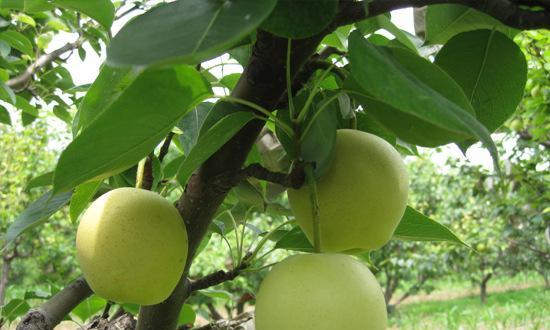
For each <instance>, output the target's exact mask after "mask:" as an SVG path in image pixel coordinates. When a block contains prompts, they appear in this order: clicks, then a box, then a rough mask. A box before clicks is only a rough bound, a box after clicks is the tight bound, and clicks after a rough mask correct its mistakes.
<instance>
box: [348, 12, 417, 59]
mask: <svg viewBox="0 0 550 330" xmlns="http://www.w3.org/2000/svg"><path fill="white" fill-rule="evenodd" d="M356 26H357V28H358V29H359V31H361V32H362V33H363V34H364V35H366V34H370V33H374V32H376V31H377V30H379V29H384V30H386V31H388V32H389V33H391V34H393V36H394V37H395V38H396V39H397V40H398V41H399V42H401V43H402V44H403V45H405V46H406V47H407V48H408V49H410V50H412V51H413V52H415V53H418V50H417V48H416V45H415V44H414V43H413V42H412V41H411V38H409V36H408V35H407V34H406V33H405V32H404V31H402V30H401V29H400V28H398V27H397V26H395V24H393V23H392V21H391V18H390V17H389V15H378V16H375V17H372V18H369V19H366V20H364V21H361V22H359V23H357V24H356Z"/></svg>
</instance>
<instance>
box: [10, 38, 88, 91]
mask: <svg viewBox="0 0 550 330" xmlns="http://www.w3.org/2000/svg"><path fill="white" fill-rule="evenodd" d="M83 42H84V39H82V38H79V39H78V40H77V41H75V42H70V43H67V44H66V45H65V46H63V47H61V48H59V49H56V50H54V51H53V52H51V53H48V54H44V55H42V56H39V57H38V58H37V59H36V61H35V62H34V63H32V64H31V65H29V66H28V67H27V69H25V71H23V72H22V73H21V74H19V75H17V76H15V77H13V78H11V79H10V80H8V81H7V82H6V85H7V86H8V87H10V88H12V89H14V90H16V91H21V90H24V89H25V88H27V86H28V84H29V83H30V81H31V78H32V76H33V75H34V74H35V73H36V72H37V71H38V70H40V69H41V68H43V67H45V66H47V65H49V64H50V63H52V62H53V61H55V60H57V59H58V58H59V57H60V56H61V55H63V54H65V53H66V52H68V51H71V50H74V49H77V48H78V47H80V46H81V45H82V43H83Z"/></svg>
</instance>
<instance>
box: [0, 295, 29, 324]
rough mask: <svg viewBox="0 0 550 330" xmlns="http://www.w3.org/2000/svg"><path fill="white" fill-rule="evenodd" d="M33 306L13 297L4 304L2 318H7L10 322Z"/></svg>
mask: <svg viewBox="0 0 550 330" xmlns="http://www.w3.org/2000/svg"><path fill="white" fill-rule="evenodd" d="M29 309H31V306H30V305H29V304H28V303H27V302H26V301H25V300H22V299H12V300H10V301H9V302H8V303H7V304H5V305H4V306H2V313H1V315H2V318H5V319H7V320H8V321H9V322H11V321H13V320H15V319H16V318H17V317H19V316H21V315H23V314H25V313H26V312H27V311H28V310H29Z"/></svg>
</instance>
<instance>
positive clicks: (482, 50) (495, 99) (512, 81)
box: [435, 30, 527, 132]
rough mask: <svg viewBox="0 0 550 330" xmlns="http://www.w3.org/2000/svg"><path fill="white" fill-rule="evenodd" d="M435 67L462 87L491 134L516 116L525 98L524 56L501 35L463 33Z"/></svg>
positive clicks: (477, 115)
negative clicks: (516, 111) (439, 68)
mask: <svg viewBox="0 0 550 330" xmlns="http://www.w3.org/2000/svg"><path fill="white" fill-rule="evenodd" d="M435 64H437V65H439V67H441V68H442V69H443V70H445V71H446V72H447V73H448V74H449V75H450V76H451V77H452V78H453V79H454V80H455V81H456V82H457V83H458V84H459V85H460V86H461V87H462V89H463V90H464V92H465V93H466V95H467V96H468V98H469V99H470V102H471V103H472V105H473V107H474V109H475V112H476V117H477V119H478V120H479V121H480V122H481V123H483V125H485V127H487V129H489V131H491V132H492V131H494V130H496V129H497V128H498V127H499V126H500V125H502V124H503V123H504V121H506V119H508V118H509V117H510V116H511V115H512V114H513V113H514V111H515V110H516V107H517V105H518V104H519V102H520V101H521V98H522V96H523V90H524V87H525V82H526V81H527V63H526V61H525V56H524V55H523V53H522V52H521V49H520V48H519V47H518V46H517V45H516V44H515V43H514V42H513V41H512V40H510V39H509V38H508V37H506V36H505V35H504V34H502V33H500V32H497V31H494V30H493V31H490V30H477V31H472V32H465V33H461V34H459V35H457V36H455V37H453V38H452V39H451V40H449V42H447V43H446V44H445V46H444V47H443V48H442V49H441V51H440V52H439V53H438V54H437V57H436V59H435Z"/></svg>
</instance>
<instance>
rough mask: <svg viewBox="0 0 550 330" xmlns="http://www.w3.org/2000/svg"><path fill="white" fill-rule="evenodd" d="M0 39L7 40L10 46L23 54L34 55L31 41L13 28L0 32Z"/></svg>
mask: <svg viewBox="0 0 550 330" xmlns="http://www.w3.org/2000/svg"><path fill="white" fill-rule="evenodd" d="M0 40H3V41H5V42H7V43H8V44H9V45H10V46H11V48H15V49H17V50H18V51H20V52H22V53H23V54H26V55H29V56H32V57H34V51H33V47H32V43H31V42H30V40H29V39H27V37H25V36H24V35H23V34H21V33H19V32H17V31H15V30H7V31H4V32H2V33H0Z"/></svg>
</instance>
